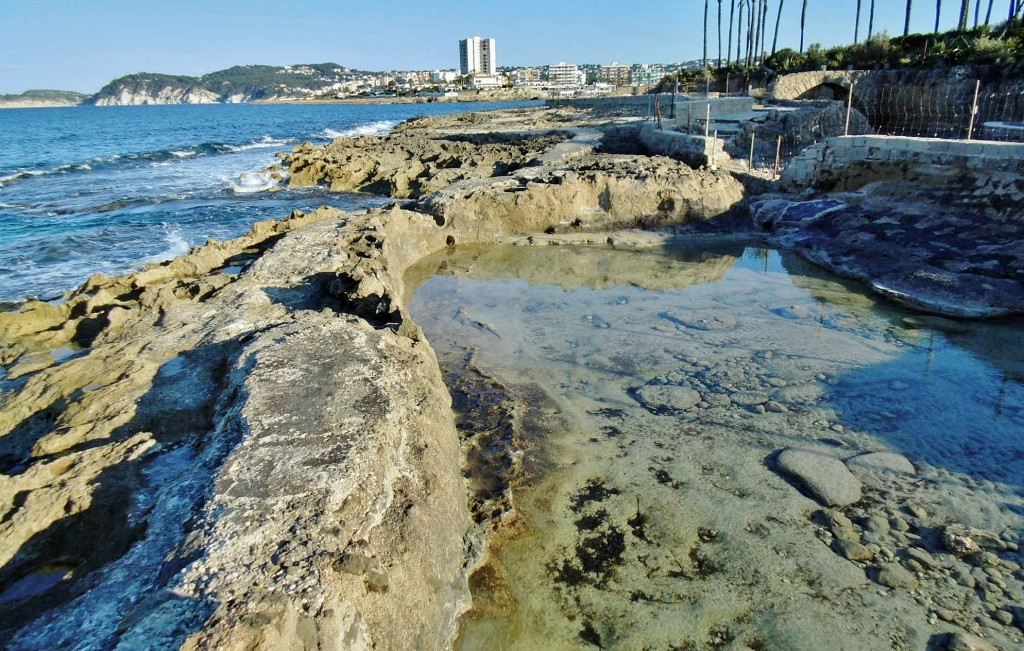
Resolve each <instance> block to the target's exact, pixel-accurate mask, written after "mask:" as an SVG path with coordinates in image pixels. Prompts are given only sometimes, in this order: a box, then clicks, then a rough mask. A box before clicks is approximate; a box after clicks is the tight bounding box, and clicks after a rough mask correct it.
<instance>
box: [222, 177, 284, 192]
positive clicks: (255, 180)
mask: <svg viewBox="0 0 1024 651" xmlns="http://www.w3.org/2000/svg"><path fill="white" fill-rule="evenodd" d="M228 185H229V186H231V189H232V190H234V191H235V193H236V194H252V193H254V192H265V191H267V190H269V189H270V188H272V187H274V186H275V185H277V181H276V180H274V178H273V177H272V176H271V175H270V172H242V173H241V174H239V175H238V180H237V181H233V182H230V183H228Z"/></svg>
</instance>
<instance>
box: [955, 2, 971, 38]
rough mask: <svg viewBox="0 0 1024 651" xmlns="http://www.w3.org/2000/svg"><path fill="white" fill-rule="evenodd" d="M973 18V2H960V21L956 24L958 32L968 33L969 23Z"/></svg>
mask: <svg viewBox="0 0 1024 651" xmlns="http://www.w3.org/2000/svg"><path fill="white" fill-rule="evenodd" d="M970 17H971V0H960V20H958V21H957V23H956V28H957V30H958V31H961V32H966V31H967V21H968V20H970Z"/></svg>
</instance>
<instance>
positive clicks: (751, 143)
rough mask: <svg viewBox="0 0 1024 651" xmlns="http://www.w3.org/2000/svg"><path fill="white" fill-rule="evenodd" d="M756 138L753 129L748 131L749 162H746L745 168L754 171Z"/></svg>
mask: <svg viewBox="0 0 1024 651" xmlns="http://www.w3.org/2000/svg"><path fill="white" fill-rule="evenodd" d="M756 138H757V134H756V133H755V132H753V131H751V132H750V162H749V163H747V169H748V170H750V171H751V172H753V171H754V140H755V139H756Z"/></svg>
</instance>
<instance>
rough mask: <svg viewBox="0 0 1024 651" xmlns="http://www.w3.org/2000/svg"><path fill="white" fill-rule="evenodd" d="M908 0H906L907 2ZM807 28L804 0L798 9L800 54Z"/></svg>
mask: <svg viewBox="0 0 1024 651" xmlns="http://www.w3.org/2000/svg"><path fill="white" fill-rule="evenodd" d="M909 1H910V0H907V2H909ZM806 28H807V0H804V6H803V9H801V10H800V54H803V53H804V30H805V29H806Z"/></svg>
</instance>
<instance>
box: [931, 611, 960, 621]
mask: <svg viewBox="0 0 1024 651" xmlns="http://www.w3.org/2000/svg"><path fill="white" fill-rule="evenodd" d="M935 614H936V615H938V617H939V619H941V620H942V621H944V622H955V621H957V619H959V618H958V617H957V615H956V613H955V612H953V611H952V610H949V609H948V608H937V609H936V610H935Z"/></svg>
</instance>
